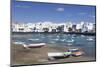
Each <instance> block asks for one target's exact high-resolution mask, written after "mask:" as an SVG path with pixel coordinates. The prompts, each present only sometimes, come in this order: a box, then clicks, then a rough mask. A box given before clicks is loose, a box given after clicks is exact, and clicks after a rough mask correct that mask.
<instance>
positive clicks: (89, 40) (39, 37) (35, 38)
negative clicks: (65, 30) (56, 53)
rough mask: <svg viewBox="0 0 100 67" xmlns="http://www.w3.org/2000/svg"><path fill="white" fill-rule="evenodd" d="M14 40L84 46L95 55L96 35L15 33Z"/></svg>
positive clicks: (88, 53) (89, 52)
mask: <svg viewBox="0 0 100 67" xmlns="http://www.w3.org/2000/svg"><path fill="white" fill-rule="evenodd" d="M12 42H24V43H26V44H30V43H46V44H48V45H56V46H65V47H78V48H82V49H83V50H84V51H85V53H86V55H87V56H91V57H95V49H96V44H95V36H84V35H75V34H74V35H70V34H13V35H12Z"/></svg>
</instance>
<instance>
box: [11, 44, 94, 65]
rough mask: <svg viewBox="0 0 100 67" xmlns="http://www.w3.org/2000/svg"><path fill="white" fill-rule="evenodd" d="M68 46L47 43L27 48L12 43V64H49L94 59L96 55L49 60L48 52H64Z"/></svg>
mask: <svg viewBox="0 0 100 67" xmlns="http://www.w3.org/2000/svg"><path fill="white" fill-rule="evenodd" d="M67 49H68V47H63V46H62V47H61V46H53V45H46V46H44V47H41V48H31V49H25V48H24V47H23V46H22V45H15V44H12V45H11V65H29V64H48V63H60V62H66V63H67V62H78V61H94V60H95V58H94V57H88V56H85V55H83V56H80V57H69V58H64V59H57V60H53V61H50V60H48V55H47V54H48V52H64V51H66V50H67Z"/></svg>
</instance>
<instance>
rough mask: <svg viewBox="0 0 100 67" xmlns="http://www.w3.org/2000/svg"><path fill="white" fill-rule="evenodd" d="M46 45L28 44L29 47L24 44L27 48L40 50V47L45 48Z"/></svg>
mask: <svg viewBox="0 0 100 67" xmlns="http://www.w3.org/2000/svg"><path fill="white" fill-rule="evenodd" d="M45 45H46V44H45V43H38V44H28V45H26V44H23V46H24V47H25V48H40V47H43V46H45Z"/></svg>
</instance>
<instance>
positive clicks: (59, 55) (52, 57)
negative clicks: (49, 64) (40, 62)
mask: <svg viewBox="0 0 100 67" xmlns="http://www.w3.org/2000/svg"><path fill="white" fill-rule="evenodd" d="M70 55H71V52H50V53H48V59H49V60H55V59H60V58H67V57H69V56H70Z"/></svg>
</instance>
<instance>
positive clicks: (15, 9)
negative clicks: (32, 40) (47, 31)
mask: <svg viewBox="0 0 100 67" xmlns="http://www.w3.org/2000/svg"><path fill="white" fill-rule="evenodd" d="M44 21H50V22H55V23H61V22H68V21H71V22H74V23H79V22H81V21H85V22H92V23H95V6H82V5H68V4H66V5H65V4H50V3H37V2H18V1H17V2H16V1H13V2H12V22H20V23H21V22H24V23H29V22H30V23H31V22H32V23H35V22H44Z"/></svg>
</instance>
